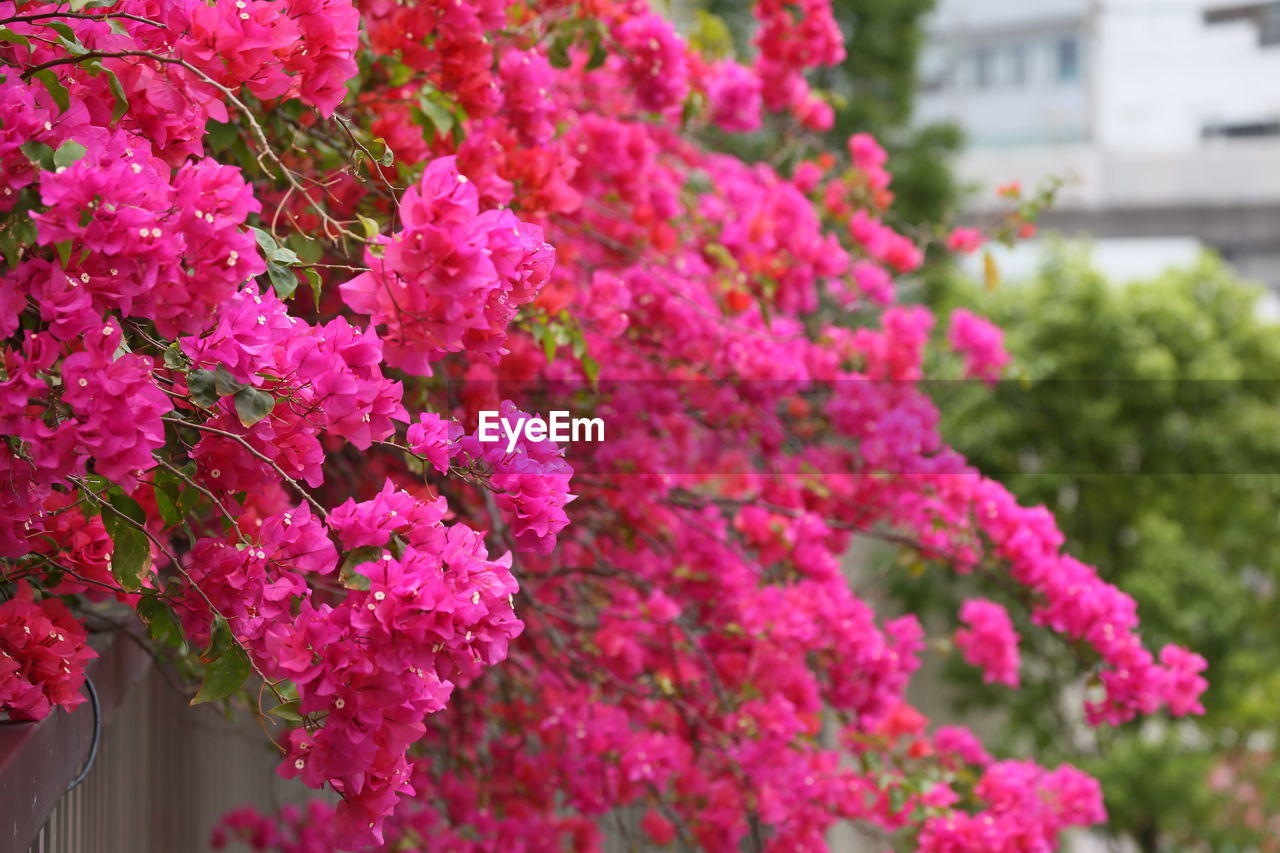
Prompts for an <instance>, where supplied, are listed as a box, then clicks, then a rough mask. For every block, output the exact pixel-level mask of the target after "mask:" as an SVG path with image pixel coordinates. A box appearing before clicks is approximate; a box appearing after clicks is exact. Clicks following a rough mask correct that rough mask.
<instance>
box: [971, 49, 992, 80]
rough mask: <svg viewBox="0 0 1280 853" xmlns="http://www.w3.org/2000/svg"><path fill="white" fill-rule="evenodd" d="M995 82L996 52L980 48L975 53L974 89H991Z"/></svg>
mask: <svg viewBox="0 0 1280 853" xmlns="http://www.w3.org/2000/svg"><path fill="white" fill-rule="evenodd" d="M995 80H996V75H995V52H994V51H993V50H992V49H991V48H989V47H980V48H978V49H977V50H975V51H974V52H973V85H974V88H977V89H990V88H991V87H992V86H993V85H995Z"/></svg>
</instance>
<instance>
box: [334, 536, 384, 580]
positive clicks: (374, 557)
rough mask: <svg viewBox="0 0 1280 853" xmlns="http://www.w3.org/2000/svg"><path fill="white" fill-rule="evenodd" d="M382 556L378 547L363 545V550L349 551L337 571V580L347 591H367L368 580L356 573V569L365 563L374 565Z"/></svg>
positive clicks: (381, 551)
mask: <svg viewBox="0 0 1280 853" xmlns="http://www.w3.org/2000/svg"><path fill="white" fill-rule="evenodd" d="M382 554H383V550H382V546H380V545H365V546H364V547H363V548H356V549H355V550H353V551H349V552H348V553H347V556H346V559H344V560H343V561H342V568H341V569H339V570H338V579H339V580H340V581H342V585H343V586H345V587H346V588H347V589H368V588H369V578H368V577H367V576H366V575H362V574H360V573H359V572H357V571H356V567H357V566H361V565H364V564H365V563H376V562H378V561H379V560H381V559H382Z"/></svg>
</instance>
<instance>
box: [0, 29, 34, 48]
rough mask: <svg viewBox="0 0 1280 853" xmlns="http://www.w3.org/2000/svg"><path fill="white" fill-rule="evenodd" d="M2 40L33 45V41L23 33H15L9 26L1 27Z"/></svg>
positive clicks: (24, 45) (0, 38)
mask: <svg viewBox="0 0 1280 853" xmlns="http://www.w3.org/2000/svg"><path fill="white" fill-rule="evenodd" d="M0 41H7V42H9V43H10V44H20V45H22V46H23V47H31V41H30V39H28V38H27V37H26V36H24V35H22V34H21V33H15V32H14V31H13V30H11V29H9V28H8V27H0Z"/></svg>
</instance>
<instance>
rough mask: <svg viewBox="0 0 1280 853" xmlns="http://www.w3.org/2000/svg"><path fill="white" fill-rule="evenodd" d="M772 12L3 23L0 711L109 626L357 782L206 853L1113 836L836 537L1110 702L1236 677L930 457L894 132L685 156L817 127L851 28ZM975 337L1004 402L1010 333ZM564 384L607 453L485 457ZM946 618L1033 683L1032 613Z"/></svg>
mask: <svg viewBox="0 0 1280 853" xmlns="http://www.w3.org/2000/svg"><path fill="white" fill-rule="evenodd" d="M754 13H755V16H756V18H757V19H758V30H757V34H756V37H755V40H754V54H753V57H752V58H751V59H750V60H749V61H739V60H738V59H735V58H734V57H731V56H726V55H720V54H715V53H703V52H700V51H699V50H698V49H696V48H694V47H691V46H690V44H688V43H686V41H685V40H684V39H683V38H681V36H679V35H678V34H677V32H676V30H675V29H674V27H673V25H672V24H671V23H670V22H669V21H667V20H666V19H664V18H663V17H662V16H660V15H659V14H657V13H655V12H653V11H651V10H650V9H649V7H648V5H647V4H646V3H643V2H613V0H591V2H580V3H579V2H545V3H525V2H514V3H508V2H504V0H441V2H421V3H397V2H390V0H368V2H362V3H359V4H357V5H356V6H353V5H352V4H351V3H350V2H348V0H279V2H277V0H217V2H214V3H206V2H196V0H176V2H161V0H125V2H120V3H109V4H103V3H94V2H83V0H72V2H69V3H63V4H60V5H55V4H47V3H19V4H15V3H13V2H3V3H0V74H2V75H3V82H0V160H2V163H3V168H2V169H0V211H2V212H3V214H2V218H0V250H2V251H3V254H4V262H5V268H4V275H3V278H2V279H0V336H3V373H2V375H0V400H2V402H0V421H2V422H3V429H4V434H5V438H6V441H5V444H4V446H3V450H2V452H0V474H2V476H3V482H4V488H3V489H2V490H0V554H2V555H3V558H4V562H3V569H4V584H3V590H4V592H5V595H6V596H7V598H6V600H5V602H4V603H3V604H0V653H2V654H0V704H2V707H3V708H4V710H5V711H6V712H7V713H8V715H9V716H10V717H12V718H14V719H39V718H41V717H43V716H44V715H46V714H48V713H49V712H50V710H51V709H52V708H54V707H57V706H60V707H63V708H67V709H70V708H73V707H74V706H76V705H77V704H78V703H79V702H80V701H82V699H81V695H80V692H79V688H80V686H81V684H82V682H83V679H84V677H85V666H86V663H87V661H88V660H89V659H91V658H92V657H93V654H94V653H93V651H92V650H91V649H90V648H89V646H88V645H87V634H86V631H85V629H84V627H83V625H82V623H81V620H80V619H79V618H78V617H77V612H78V610H82V609H83V607H84V606H85V605H86V604H88V603H92V602H95V601H102V600H104V599H115V600H116V601H117V602H118V603H119V604H120V605H121V606H125V607H128V608H132V609H134V610H136V612H137V615H138V617H139V618H140V619H141V620H142V622H143V623H145V624H146V625H147V626H148V628H149V631H150V634H151V636H152V638H153V639H154V641H155V642H156V644H157V645H158V646H164V647H166V648H167V649H168V653H169V654H170V655H171V656H172V657H173V658H174V659H176V660H177V661H178V662H179V664H184V662H185V665H187V666H190V667H194V668H197V669H199V670H202V672H201V675H202V681H201V683H200V686H199V689H198V691H197V692H196V694H195V699H196V700H198V701H221V700H232V701H235V700H236V699H237V698H239V699H240V700H242V701H241V704H243V705H245V706H247V707H249V708H250V709H251V711H252V713H254V714H258V715H262V716H263V717H264V718H266V719H270V720H274V721H275V725H274V727H272V726H268V727H266V731H268V732H273V734H272V740H273V745H274V747H275V748H276V749H278V751H279V755H280V764H279V772H280V773H281V774H282V775H284V776H287V777H296V778H297V779H299V780H300V781H301V783H303V784H305V785H307V786H310V787H312V788H315V789H328V790H329V791H331V792H332V794H333V795H336V796H331V797H330V799H329V800H318V801H316V802H315V803H314V804H313V805H311V806H310V807H308V808H306V809H301V810H296V811H285V812H283V813H282V814H279V815H271V814H260V813H258V812H255V811H252V810H249V811H244V812H238V813H235V814H233V815H230V816H228V818H227V819H226V821H225V822H224V825H223V827H222V828H221V829H220V830H219V837H218V839H217V840H218V841H219V842H228V841H231V840H233V839H241V840H246V841H248V842H250V843H251V844H252V845H253V846H254V847H256V848H257V849H274V850H281V851H329V850H337V849H353V848H362V847H366V846H369V845H373V846H374V847H375V848H376V849H382V850H431V851H495V853H497V851H502V853H507V852H508V851H530V853H534V851H560V850H583V851H588V850H597V849H600V847H601V845H602V843H603V838H604V832H605V829H604V827H606V826H608V825H609V817H610V815H611V814H613V815H618V814H621V813H623V812H627V813H629V814H630V813H637V812H638V813H642V815H643V817H642V818H641V819H640V820H639V822H638V826H639V830H640V831H641V832H642V833H643V835H644V837H645V838H646V839H647V843H649V844H651V845H652V846H654V847H663V846H671V847H676V848H681V849H697V850H705V851H710V853H719V851H736V850H740V849H749V850H759V851H777V853H782V851H802V850H815V851H816V850H825V849H827V848H826V843H825V841H824V839H825V837H826V834H827V832H828V830H829V829H830V828H831V827H832V826H834V825H836V824H837V823H841V822H853V823H855V824H857V825H858V826H860V827H861V828H863V829H864V830H866V831H868V832H871V833H873V834H875V835H876V836H877V837H879V838H881V839H883V842H884V844H885V845H886V846H894V847H900V848H902V849H911V850H922V851H939V853H940V851H976V850H991V851H1024V850H1025V851H1039V850H1046V849H1050V848H1052V847H1053V846H1054V845H1055V844H1056V842H1057V838H1058V835H1059V832H1060V831H1061V830H1062V829H1063V828H1065V827H1070V826H1084V825H1089V824H1093V823H1096V822H1098V821H1101V820H1103V819H1104V814H1103V811H1102V807H1101V799H1100V794H1099V790H1098V787H1097V785H1096V783H1095V782H1093V780H1091V779H1090V778H1088V777H1087V776H1085V775H1084V774H1082V773H1080V772H1079V771H1077V770H1075V769H1073V768H1071V767H1068V766H1063V767H1058V768H1042V767H1039V766H1037V765H1036V764H1035V763H1034V762H1032V761H1029V760H997V759H996V758H993V757H992V756H991V755H989V754H988V753H987V752H986V751H985V750H984V748H983V747H982V745H981V744H980V743H979V741H978V740H977V739H976V738H975V737H974V736H973V735H972V734H971V733H969V732H967V731H966V730H964V729H962V728H958V727H955V726H943V727H940V728H934V727H930V726H929V723H928V721H927V720H926V719H925V718H924V717H923V716H922V715H921V714H920V713H919V712H917V711H916V710H915V709H913V708H912V707H911V706H910V705H909V704H907V703H906V701H905V700H904V691H905V689H906V687H907V685H908V683H909V681H910V679H911V676H912V673H913V672H914V671H915V670H916V669H917V667H918V666H919V663H920V656H921V653H922V651H923V650H924V649H925V647H926V636H925V633H924V631H923V629H922V627H921V625H920V623H919V622H918V621H917V620H916V619H915V618H914V617H913V616H911V615H907V616H901V617H896V618H888V619H886V618H881V617H879V616H878V615H877V613H876V612H875V611H874V610H873V609H872V607H871V605H870V604H869V603H868V601H867V600H866V599H865V597H864V596H862V595H860V594H859V593H858V592H857V591H856V590H855V588H854V587H853V586H851V584H850V581H849V580H848V578H847V577H846V574H845V571H844V570H843V569H842V566H841V559H842V557H843V556H844V555H845V553H846V551H847V549H848V547H849V544H850V542H851V540H852V539H853V537H855V536H858V535H861V536H866V537H880V538H886V539H889V540H891V541H894V542H898V543H907V544H909V545H910V546H912V547H914V548H917V549H919V550H920V551H921V552H922V553H924V554H927V555H928V556H930V557H933V558H937V559H945V560H946V561H947V562H949V563H951V564H952V565H953V566H954V568H955V570H956V571H959V572H965V573H973V574H974V575H975V576H977V577H978V578H979V579H980V580H981V581H982V582H983V583H984V584H986V585H987V586H988V587H989V588H990V589H991V590H992V595H993V596H994V595H996V594H997V593H998V594H999V596H1001V597H1003V599H1005V600H1008V601H1011V602H1016V604H1017V606H1021V607H1025V608H1029V609H1030V611H1031V612H1032V613H1033V615H1034V620H1035V622H1036V624H1037V625H1038V626H1040V627H1041V628H1042V629H1043V630H1045V631H1049V632H1054V633H1056V634H1058V635H1061V637H1062V639H1063V641H1064V642H1066V643H1069V644H1071V645H1072V646H1073V647H1074V648H1076V649H1077V650H1078V652H1079V659H1080V661H1081V666H1082V667H1084V668H1087V669H1088V670H1090V671H1092V672H1093V673H1094V676H1095V688H1094V689H1093V690H1092V691H1091V692H1090V694H1089V695H1088V696H1087V697H1086V702H1087V706H1086V712H1087V715H1088V717H1089V719H1090V720H1091V721H1092V722H1093V723H1095V724H1099V725H1110V724H1116V723H1120V722H1123V721H1126V720H1129V719H1131V718H1133V717H1134V716H1136V715H1139V714H1150V713H1154V712H1159V711H1161V710H1162V709H1167V711H1168V712H1169V713H1172V714H1175V715H1180V714H1188V713H1195V712H1196V711H1197V709H1198V707H1199V706H1198V698H1197V697H1198V696H1199V694H1200V693H1201V691H1202V690H1203V689H1204V687H1205V681H1204V679H1203V678H1202V677H1201V676H1200V671H1201V670H1202V669H1203V661H1202V660H1201V659H1200V658H1199V657H1198V656H1196V655H1195V654H1193V653H1191V652H1188V651H1186V650H1183V649H1181V648H1178V647H1174V646H1168V647H1166V648H1164V649H1162V650H1159V651H1158V652H1152V651H1151V650H1148V649H1147V648H1145V647H1144V646H1143V644H1142V642H1141V640H1140V638H1139V635H1138V633H1137V628H1138V620H1137V614H1136V612H1135V607H1134V604H1133V601H1132V599H1130V598H1129V597H1128V596H1126V595H1125V594H1124V593H1123V592H1121V591H1120V590H1118V589H1115V588H1113V587H1111V586H1108V585H1107V584H1105V583H1103V582H1101V581H1100V580H1099V578H1098V576H1097V574H1096V572H1095V571H1094V570H1093V569H1092V568H1091V567H1089V566H1087V565H1085V564H1083V563H1081V562H1079V561H1077V560H1074V559H1072V558H1071V557H1070V556H1068V555H1066V554H1064V553H1062V551H1061V545H1062V535H1061V533H1060V532H1059V531H1058V530H1057V528H1056V527H1055V525H1054V521H1053V519H1052V517H1051V516H1050V515H1049V514H1048V513H1047V512H1046V511H1044V510H1043V509H1040V508H1025V507H1021V506H1019V505H1018V504H1017V503H1016V502H1015V501H1014V499H1013V498H1012V497H1011V496H1010V494H1009V493H1008V492H1007V491H1006V490H1005V489H1004V488H1003V487H1001V486H1000V485H999V484H998V483H996V482H994V481H992V480H989V479H987V478H984V477H983V476H982V475H981V474H980V473H979V472H977V471H975V470H973V469H972V468H970V467H969V466H968V465H967V464H966V463H965V461H964V459H963V458H961V457H960V456H959V455H958V454H956V453H955V452H953V451H951V450H950V449H948V447H947V446H946V445H945V444H944V443H943V441H942V440H941V438H940V436H939V434H938V430H937V423H938V412H937V410H936V408H935V406H934V404H933V403H932V402H931V401H930V399H929V398H928V397H927V396H926V395H925V394H924V393H923V391H922V389H921V388H920V387H919V385H918V382H919V381H920V380H921V379H922V378H923V377H922V358H923V356H924V353H925V350H926V348H927V347H931V346H934V345H935V342H936V341H938V340H939V333H938V332H937V331H936V330H935V329H934V318H933V317H932V316H931V314H930V313H929V312H928V311H927V310H925V309H924V308H922V307H918V306H914V307H913V306H907V305H903V304H900V303H899V301H898V298H897V296H896V295H895V282H896V280H897V278H898V277H900V276H909V275H910V274H911V273H912V271H913V270H915V269H916V268H917V267H918V266H919V265H920V263H921V262H922V258H923V249H922V247H921V246H919V245H918V244H917V242H916V241H914V240H913V239H910V238H908V237H907V236H904V235H903V234H900V233H897V232H895V231H894V230H893V229H892V228H891V227H890V226H889V225H887V224H886V222H885V214H886V210H887V208H888V205H889V204H890V203H891V202H892V192H891V178H890V175H889V173H888V172H887V171H886V170H885V158H884V156H883V152H882V151H881V150H880V148H879V146H878V145H877V144H876V142H875V140H874V139H872V138H870V137H869V136H866V135H865V134H860V135H857V136H855V137H853V138H852V139H851V140H850V141H849V147H848V151H847V152H820V151H814V152H813V156H811V157H805V156H800V157H798V158H797V159H796V161H795V162H794V163H793V164H792V165H791V166H790V167H789V168H787V169H786V170H785V171H780V170H779V169H776V168H774V167H771V166H770V165H768V164H764V163H759V164H749V163H744V162H741V161H739V160H736V159H733V158H731V157H728V156H726V155H723V154H717V153H715V152H714V151H713V150H711V149H709V148H708V147H707V145H706V144H705V143H704V142H703V141H702V140H703V139H704V138H705V137H706V135H707V134H706V131H708V130H709V129H711V128H716V129H717V132H749V131H751V130H752V129H754V128H757V127H759V126H760V124H761V123H762V122H764V121H769V122H779V123H784V124H785V125H787V126H789V127H790V128H791V131H792V134H791V138H793V139H794V140H795V144H796V146H798V150H799V151H801V152H803V151H804V150H805V149H804V146H805V145H806V139H808V137H807V136H806V133H808V132H809V131H821V130H823V129H824V128H826V127H828V126H829V124H830V122H831V120H832V110H831V107H830V106H829V104H828V102H827V101H826V100H825V99H824V98H823V97H822V94H821V93H819V92H816V91H814V90H812V89H811V88H810V87H809V85H808V84H807V82H806V78H805V72H806V70H807V69H810V68H813V67H816V66H819V65H824V64H830V63H833V62H837V61H839V60H840V59H841V57H842V56H843V48H842V45H841V36H840V31H839V27H838V25H837V23H836V21H835V20H834V19H833V18H832V15H831V11H830V8H829V6H828V4H827V3H826V2H824V0H804V2H798V3H782V2H776V0H763V2H759V3H757V4H756V6H755V7H754ZM1018 224H1019V223H1016V222H1015V223H1014V225H1015V226H1016V225H1018ZM939 233H940V234H942V240H941V242H944V243H945V242H947V241H946V237H945V232H944V231H940V232H939ZM950 242H951V243H952V244H953V245H952V246H951V248H952V249H953V250H956V251H962V250H963V251H970V250H972V249H974V248H976V247H977V245H978V244H979V243H980V242H981V236H980V235H972V234H970V235H963V239H953V240H951V241H950ZM950 329H951V331H950V334H949V340H950V345H951V346H953V347H954V348H955V349H957V350H958V351H959V353H960V356H961V359H962V360H963V362H964V365H965V367H964V370H965V371H966V373H967V374H968V375H970V376H973V377H977V378H980V379H983V380H988V381H991V380H994V379H995V378H996V377H998V375H999V373H1000V370H1001V368H1002V367H1003V366H1004V364H1005V362H1006V361H1007V356H1006V355H1005V354H1004V350H1003V348H1002V345H1001V339H1000V333H999V330H998V329H996V328H995V327H994V326H991V325H990V324H989V323H987V322H985V321H984V320H982V319H981V318H979V317H977V316H974V315H963V316H957V317H956V318H954V319H953V321H952V323H951V326H950ZM942 345H944V346H945V345H946V342H945V341H943V343H942ZM508 392H509V393H508ZM535 403H536V404H537V406H535ZM545 403H550V404H551V406H553V407H555V408H558V409H566V410H573V412H574V414H575V415H581V416H583V417H593V418H594V417H598V418H599V419H600V421H601V422H602V423H603V424H604V428H605V435H604V440H602V441H595V442H593V443H578V444H576V445H575V446H574V447H573V448H568V447H566V446H564V445H563V444H562V443H559V442H555V441H551V440H549V439H547V438H545V437H540V436H537V435H534V433H533V432H532V431H528V430H526V431H524V432H523V433H522V434H521V435H520V436H518V437H517V438H516V439H514V440H513V441H512V442H511V443H507V442H497V443H494V442H489V441H486V440H484V436H483V435H482V434H481V432H480V430H479V428H478V427H479V416H480V412H482V411H484V412H493V413H497V414H498V415H500V416H501V417H502V418H503V419H504V420H506V421H508V422H515V423H518V424H523V423H524V422H526V421H530V420H531V419H532V418H533V416H534V415H535V414H537V413H539V412H541V411H543V410H544V408H545V406H543V404H545ZM957 618H958V620H959V622H960V624H961V627H960V630H959V633H958V634H957V635H956V637H955V645H956V646H957V647H958V648H959V650H960V652H961V653H962V654H963V655H964V657H965V660H967V661H970V662H971V663H973V664H974V665H976V666H978V667H981V668H982V669H983V671H984V672H985V673H986V675H987V676H988V677H989V678H990V679H991V680H993V681H997V682H1000V683H1002V684H1006V685H1010V686H1016V684H1017V683H1018V659H1019V656H1018V641H1019V637H1018V636H1017V634H1016V633H1015V632H1014V631H1013V630H1012V628H1011V626H1010V622H1009V618H1008V615H1007V612H1006V610H1005V609H1004V607H1003V605H1001V604H999V603H997V602H995V601H992V600H987V599H985V598H984V599H981V600H977V599H975V600H974V601H973V602H971V603H970V604H968V605H966V607H965V608H964V610H963V612H961V613H960V614H958V615H957ZM157 805H158V806H161V805H162V804H157Z"/></svg>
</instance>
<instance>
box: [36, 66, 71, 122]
mask: <svg viewBox="0 0 1280 853" xmlns="http://www.w3.org/2000/svg"><path fill="white" fill-rule="evenodd" d="M31 76H32V77H35V78H36V79H37V80H39V81H40V82H41V83H43V84H44V87H45V88H46V89H48V90H49V95H50V96H51V97H52V98H53V102H54V103H55V104H57V105H58V109H59V110H61V111H62V112H66V111H67V108H68V107H69V106H71V96H70V95H68V94H67V87H66V86H63V85H62V81H61V80H59V79H58V75H57V74H54V73H53V69H52V68H46V69H44V70H43V71H37V72H36V73H35V74H32V75H31Z"/></svg>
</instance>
